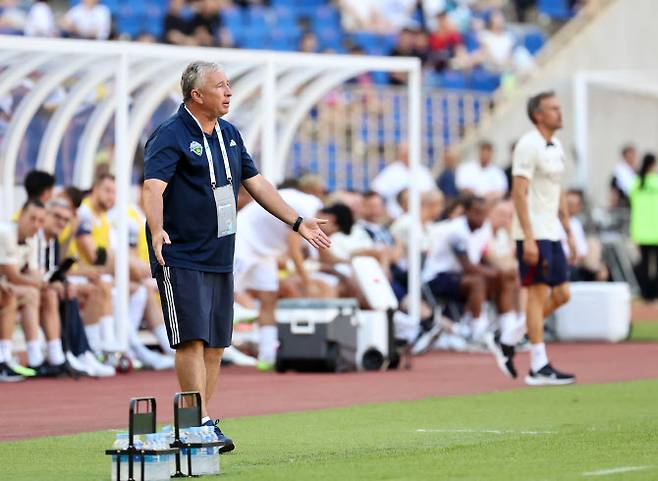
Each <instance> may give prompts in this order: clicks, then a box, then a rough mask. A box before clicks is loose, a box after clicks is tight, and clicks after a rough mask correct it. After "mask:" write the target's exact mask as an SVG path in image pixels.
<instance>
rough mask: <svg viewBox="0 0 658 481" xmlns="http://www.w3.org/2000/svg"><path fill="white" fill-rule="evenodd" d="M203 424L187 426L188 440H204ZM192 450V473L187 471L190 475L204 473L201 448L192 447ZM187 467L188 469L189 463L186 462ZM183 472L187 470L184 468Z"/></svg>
mask: <svg viewBox="0 0 658 481" xmlns="http://www.w3.org/2000/svg"><path fill="white" fill-rule="evenodd" d="M201 433H202V431H201V426H192V427H189V428H187V442H188V443H200V442H203V441H202V435H201ZM190 451H191V452H192V473H186V474H188V475H190V474H193V475H196V474H202V473H201V469H202V467H203V466H202V464H203V453H202V450H201V448H190ZM185 469H187V464H185ZM183 472H185V471H184V470H183Z"/></svg>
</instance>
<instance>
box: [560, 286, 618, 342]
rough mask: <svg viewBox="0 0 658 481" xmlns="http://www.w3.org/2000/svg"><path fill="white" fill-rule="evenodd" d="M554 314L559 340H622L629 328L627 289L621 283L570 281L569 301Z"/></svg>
mask: <svg viewBox="0 0 658 481" xmlns="http://www.w3.org/2000/svg"><path fill="white" fill-rule="evenodd" d="M555 317H556V326H555V327H556V329H555V331H556V334H557V337H558V339H560V340H561V341H608V342H619V341H623V340H624V339H626V338H627V337H628V333H629V331H630V327H631V290H630V288H629V287H628V284H626V283H625V282H574V283H572V284H571V300H570V301H569V302H568V303H567V304H566V305H564V306H562V307H561V308H560V309H558V310H557V311H556V312H555Z"/></svg>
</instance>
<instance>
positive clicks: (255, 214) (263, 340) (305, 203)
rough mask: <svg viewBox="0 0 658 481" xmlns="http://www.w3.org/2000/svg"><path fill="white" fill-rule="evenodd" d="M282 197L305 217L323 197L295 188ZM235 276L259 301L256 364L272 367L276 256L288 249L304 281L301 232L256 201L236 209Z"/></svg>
mask: <svg viewBox="0 0 658 481" xmlns="http://www.w3.org/2000/svg"><path fill="white" fill-rule="evenodd" d="M279 193H280V194H281V198H283V200H284V201H285V202H286V203H287V204H288V205H289V206H291V207H292V208H293V209H294V210H295V211H296V212H297V213H299V215H301V216H302V217H304V218H311V217H313V216H314V215H315V214H316V213H317V212H318V211H319V210H320V209H321V208H322V201H321V200H320V199H319V198H318V197H316V196H314V195H309V194H305V193H303V192H301V191H299V190H297V189H282V190H280V191H279ZM238 231H239V232H240V234H241V235H240V236H237V237H236V243H235V260H234V268H233V272H234V276H235V286H236V287H237V288H238V289H241V290H248V291H250V293H252V294H253V295H254V296H255V297H256V298H257V299H258V300H259V301H260V305H259V315H258V323H259V330H258V333H259V340H258V364H257V365H256V367H257V368H258V369H259V370H261V371H271V370H273V369H274V364H275V361H276V348H277V329H276V319H275V317H274V310H275V308H276V302H277V299H278V293H279V266H278V258H279V257H281V256H282V255H284V254H286V253H288V254H289V255H290V258H291V259H292V261H293V263H294V264H295V269H296V271H297V273H298V274H299V275H300V277H301V279H302V282H303V283H304V285H308V283H309V281H310V280H309V277H308V274H307V273H306V270H305V269H304V255H303V248H304V245H303V244H302V241H301V238H300V236H299V235H298V234H297V232H294V231H291V230H290V228H289V227H288V226H287V225H286V224H284V223H283V222H281V221H280V220H279V219H277V218H276V217H274V216H272V215H271V214H270V213H269V212H267V211H266V210H265V209H264V208H263V207H262V206H261V205H260V204H258V203H257V202H252V203H250V204H249V205H247V206H246V207H244V208H243V209H242V210H240V212H239V213H238Z"/></svg>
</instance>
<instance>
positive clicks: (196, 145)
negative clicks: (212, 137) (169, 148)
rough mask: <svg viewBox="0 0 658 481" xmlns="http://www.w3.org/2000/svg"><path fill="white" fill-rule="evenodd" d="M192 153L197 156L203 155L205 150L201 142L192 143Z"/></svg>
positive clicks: (194, 141)
mask: <svg viewBox="0 0 658 481" xmlns="http://www.w3.org/2000/svg"><path fill="white" fill-rule="evenodd" d="M190 152H194V153H195V154H196V155H201V152H203V148H202V147H201V144H200V143H199V142H197V141H196V140H193V141H192V142H190Z"/></svg>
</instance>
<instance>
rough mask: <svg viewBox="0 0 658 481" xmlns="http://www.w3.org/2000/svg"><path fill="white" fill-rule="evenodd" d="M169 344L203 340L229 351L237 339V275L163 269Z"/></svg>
mask: <svg viewBox="0 0 658 481" xmlns="http://www.w3.org/2000/svg"><path fill="white" fill-rule="evenodd" d="M155 279H156V281H157V282H158V289H159V291H160V301H161V302H162V313H163V314H164V320H165V326H166V328H167V336H168V337H169V344H170V345H171V347H172V348H174V349H175V348H176V347H177V346H179V345H180V344H182V343H184V342H186V341H193V340H201V341H203V342H204V344H205V345H206V346H208V347H218V348H219V347H228V346H230V345H231V338H232V335H233V273H232V272H219V273H218V272H201V271H197V270H191V269H183V268H181V267H163V268H161V269H158V271H157V273H156V276H155Z"/></svg>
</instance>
